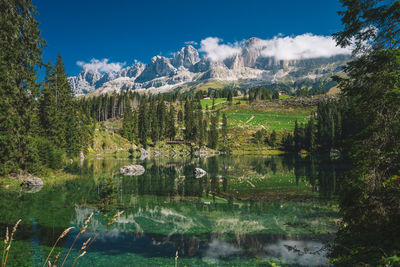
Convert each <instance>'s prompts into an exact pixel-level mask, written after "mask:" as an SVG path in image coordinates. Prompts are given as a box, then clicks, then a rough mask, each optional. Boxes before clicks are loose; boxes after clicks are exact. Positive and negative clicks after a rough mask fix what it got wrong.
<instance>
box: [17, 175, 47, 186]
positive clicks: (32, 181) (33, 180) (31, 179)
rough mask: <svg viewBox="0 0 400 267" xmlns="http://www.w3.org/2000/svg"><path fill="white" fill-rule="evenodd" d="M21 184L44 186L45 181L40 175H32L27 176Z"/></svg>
mask: <svg viewBox="0 0 400 267" xmlns="http://www.w3.org/2000/svg"><path fill="white" fill-rule="evenodd" d="M21 186H27V187H37V186H39V187H42V186H43V181H42V179H40V178H39V177H35V176H32V175H29V176H27V177H26V178H25V179H24V181H23V182H22V184H21Z"/></svg>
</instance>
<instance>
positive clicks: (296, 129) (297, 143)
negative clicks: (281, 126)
mask: <svg viewBox="0 0 400 267" xmlns="http://www.w3.org/2000/svg"><path fill="white" fill-rule="evenodd" d="M300 131H301V129H300V127H299V123H298V122H297V120H296V122H295V124H294V133H293V135H294V147H295V149H296V151H300V149H301V148H302V143H301V141H302V140H301V133H300Z"/></svg>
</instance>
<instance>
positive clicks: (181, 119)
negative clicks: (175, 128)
mask: <svg viewBox="0 0 400 267" xmlns="http://www.w3.org/2000/svg"><path fill="white" fill-rule="evenodd" d="M178 123H183V112H182V109H180V110H179V111H178Z"/></svg>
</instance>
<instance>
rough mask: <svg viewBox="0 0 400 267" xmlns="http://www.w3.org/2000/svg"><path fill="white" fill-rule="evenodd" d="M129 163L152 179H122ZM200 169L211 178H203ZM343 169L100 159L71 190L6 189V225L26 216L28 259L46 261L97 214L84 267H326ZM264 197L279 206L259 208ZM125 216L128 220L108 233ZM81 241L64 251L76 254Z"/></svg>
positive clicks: (287, 160)
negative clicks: (243, 266) (154, 261)
mask: <svg viewBox="0 0 400 267" xmlns="http://www.w3.org/2000/svg"><path fill="white" fill-rule="evenodd" d="M127 164H141V165H143V166H144V167H145V169H146V171H145V173H144V174H143V175H141V176H138V177H128V176H123V175H120V174H119V171H118V170H119V168H121V167H123V166H125V165H127ZM197 167H198V168H202V169H204V170H206V171H207V175H205V176H204V177H202V178H195V175H194V169H195V168H197ZM343 169H344V165H343V164H341V163H338V162H332V161H330V160H329V159H327V158H321V157H308V158H300V157H298V156H296V155H285V156H277V157H250V156H249V157H243V156H241V157H230V156H220V157H212V158H207V159H187V160H185V161H168V160H166V161H159V160H152V159H145V160H144V161H136V160H119V159H100V160H91V161H85V162H84V164H83V166H78V165H71V166H69V167H68V169H67V170H68V171H69V172H71V173H78V174H80V175H81V176H82V178H80V179H77V180H73V181H70V182H68V183H66V184H65V186H63V187H55V188H47V187H44V188H43V189H42V190H41V191H40V192H37V193H35V194H25V193H13V192H7V191H4V190H3V191H0V195H1V199H0V208H1V210H2V212H1V214H0V220H1V221H0V223H1V225H0V226H2V227H1V229H4V228H5V226H6V225H8V226H11V224H12V223H13V222H15V221H16V220H17V219H19V218H22V220H23V222H24V223H23V224H22V225H21V228H20V229H19V231H18V235H17V238H18V239H19V240H25V242H23V243H21V244H24V245H23V246H21V248H24V251H20V253H25V254H26V255H25V256H26V258H27V259H31V260H33V258H34V259H35V261H39V262H40V259H42V258H43V257H45V256H46V251H47V250H46V249H41V250H39V249H36V250H35V249H34V248H36V247H37V246H44V247H49V246H51V245H52V244H53V242H54V240H55V239H56V238H57V237H58V235H59V234H60V233H61V232H62V231H63V230H64V229H65V228H66V227H69V226H71V225H72V226H75V227H76V229H80V228H82V225H83V222H84V221H85V220H86V218H87V217H88V215H89V214H90V213H92V212H93V213H94V214H95V215H94V217H93V219H92V220H91V222H90V225H89V227H88V231H87V232H86V233H85V234H84V235H82V236H81V237H80V239H79V240H78V244H80V243H82V242H84V241H86V240H87V239H88V238H89V237H90V236H93V235H95V234H99V235H98V238H97V239H96V242H94V243H93V244H92V246H91V248H90V250H89V251H88V255H86V256H87V257H86V256H85V258H84V259H82V263H81V264H89V265H91V264H97V265H99V266H107V265H106V264H105V263H104V264H102V263H101V262H102V261H103V260H104V261H105V262H107V260H106V259H110V258H108V257H111V256H113V257H114V258H112V260H113V262H115V265H116V266H118V265H121V266H123V264H122V262H124V261H125V260H132V257H134V258H135V260H136V261H139V260H143V263H144V264H149V262H147V261H146V260H144V259H145V258H148V259H151V258H163V259H164V258H165V259H168V260H170V259H173V258H174V256H175V253H176V251H178V252H179V260H181V261H184V262H185V260H190V262H186V263H185V264H187V265H192V264H199V265H202V264H211V265H213V264H223V263H227V264H228V263H229V264H231V265H240V262H241V260H245V261H249V260H257V261H260V260H261V261H262V260H267V261H269V260H270V259H274V258H278V259H280V261H282V262H284V263H287V264H289V265H290V264H292V265H307V266H309V265H314V263H316V264H315V265H325V264H327V260H326V257H325V252H324V251H323V250H321V248H323V247H324V244H325V243H326V242H329V241H330V240H331V239H332V235H333V233H334V232H335V230H336V226H335V224H334V220H335V219H336V218H337V212H336V210H334V209H333V206H334V202H332V201H331V200H330V199H331V198H332V196H334V195H335V194H336V193H337V192H338V190H339V186H337V184H339V182H338V181H337V177H338V174H339V173H340V172H341V171H342V170H343ZM260 196H271V198H267V200H268V201H258V200H259V197H260ZM242 199H247V200H257V201H243V200H242ZM262 200H265V199H264V198H262ZM44 204H45V207H46V209H43V206H44ZM116 210H124V211H125V213H124V214H123V215H122V216H121V217H120V218H119V219H118V220H117V221H116V223H115V224H114V225H113V226H112V227H111V228H110V229H107V228H106V227H105V225H106V224H107V221H108V220H109V218H110V217H112V215H114V214H115V211H116ZM3 226H4V227H3ZM77 233H78V230H76V231H75V232H71V234H70V235H69V237H68V239H67V240H63V241H62V242H60V243H59V247H58V248H57V249H59V250H61V248H62V247H68V246H69V245H70V244H71V243H72V242H73V239H74V238H75V235H76V234H77ZM0 237H1V236H0ZM33 240H34V242H33ZM16 249H17V248H16ZM27 251H37V252H35V256H32V255H31V254H30V252H29V253H28V252H27ZM317 251H318V253H317ZM99 253H100V254H99ZM137 257H140V259H138V258H137ZM164 264H167V265H171V264H170V262H168V263H166V262H164ZM28 265H30V264H28ZM82 266H84V265H82Z"/></svg>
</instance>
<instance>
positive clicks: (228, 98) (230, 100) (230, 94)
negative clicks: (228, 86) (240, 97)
mask: <svg viewBox="0 0 400 267" xmlns="http://www.w3.org/2000/svg"><path fill="white" fill-rule="evenodd" d="M227 100H228V102H229V105H232V100H233V96H232V90H229V92H228V97H227Z"/></svg>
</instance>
